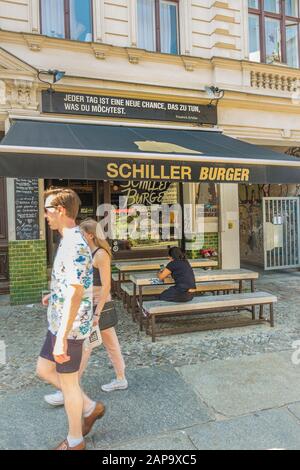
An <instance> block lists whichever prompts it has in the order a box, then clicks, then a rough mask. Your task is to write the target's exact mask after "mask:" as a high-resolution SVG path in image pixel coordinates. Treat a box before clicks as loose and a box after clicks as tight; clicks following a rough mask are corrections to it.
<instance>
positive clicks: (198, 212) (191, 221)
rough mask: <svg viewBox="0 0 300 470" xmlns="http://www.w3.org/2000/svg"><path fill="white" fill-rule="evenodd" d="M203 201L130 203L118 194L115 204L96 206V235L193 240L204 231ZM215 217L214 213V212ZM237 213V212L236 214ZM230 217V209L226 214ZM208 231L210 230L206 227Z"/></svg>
mask: <svg viewBox="0 0 300 470" xmlns="http://www.w3.org/2000/svg"><path fill="white" fill-rule="evenodd" d="M205 210H206V207H205V205H204V204H184V205H183V206H182V205H181V204H172V205H170V204H152V205H149V206H148V205H143V204H133V205H128V198H127V197H123V196H121V197H120V198H119V202H118V205H116V206H115V205H112V204H101V205H100V206H98V208H97V217H99V219H100V221H99V223H98V236H99V238H103V237H104V238H109V239H112V240H114V239H118V240H129V239H131V240H147V239H150V240H164V241H167V240H174V239H175V240H181V239H182V238H183V237H184V238H186V239H188V240H193V239H197V238H199V237H201V235H203V234H204V233H205V231H206V221H207V220H209V217H208V218H206V217H207V215H206V213H205ZM216 216H217V214H216ZM236 216H237V214H236ZM226 217H227V218H228V217H229V218H231V219H236V220H237V218H235V217H233V215H232V212H230V213H228V216H226V214H225V216H224V218H225V219H226ZM207 231H211V229H207Z"/></svg>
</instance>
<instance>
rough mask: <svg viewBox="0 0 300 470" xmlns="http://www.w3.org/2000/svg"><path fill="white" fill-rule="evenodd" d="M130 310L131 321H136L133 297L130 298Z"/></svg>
mask: <svg viewBox="0 0 300 470" xmlns="http://www.w3.org/2000/svg"><path fill="white" fill-rule="evenodd" d="M130 312H131V317H132V320H133V321H136V318H135V302H134V297H131V298H130Z"/></svg>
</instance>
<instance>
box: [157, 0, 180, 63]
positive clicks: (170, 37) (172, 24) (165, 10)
mask: <svg viewBox="0 0 300 470" xmlns="http://www.w3.org/2000/svg"><path fill="white" fill-rule="evenodd" d="M177 22H178V20H177V5H176V4H175V3H170V2H161V3H160V31H161V52H166V53H168V54H177V53H178V46H177V36H178V34H177Z"/></svg>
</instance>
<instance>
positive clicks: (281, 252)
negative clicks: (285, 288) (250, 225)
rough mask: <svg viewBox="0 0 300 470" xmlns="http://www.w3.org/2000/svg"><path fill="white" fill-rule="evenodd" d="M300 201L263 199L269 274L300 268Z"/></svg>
mask: <svg viewBox="0 0 300 470" xmlns="http://www.w3.org/2000/svg"><path fill="white" fill-rule="evenodd" d="M299 202H300V200H299V197H285V198H280V197H266V198H263V227H264V264H265V266H264V267H265V270H268V271H270V270H274V269H288V268H298V267H299V266H300V230H299V228H300V227H299V223H300V218H299V216H300V212H299V208H300V204H299Z"/></svg>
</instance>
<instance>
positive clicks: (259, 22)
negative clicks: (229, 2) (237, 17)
mask: <svg viewBox="0 0 300 470" xmlns="http://www.w3.org/2000/svg"><path fill="white" fill-rule="evenodd" d="M248 6H249V59H250V60H252V61H255V62H265V63H267V64H272V63H285V64H287V65H288V66H290V67H295V68H298V67H299V65H300V51H299V39H300V31H299V28H300V16H299V11H300V10H299V0H285V1H282V0H248Z"/></svg>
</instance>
